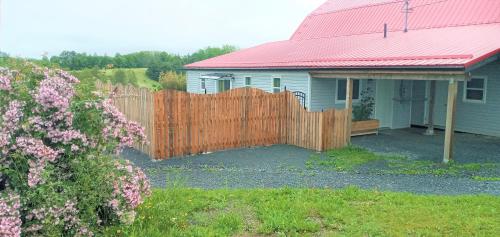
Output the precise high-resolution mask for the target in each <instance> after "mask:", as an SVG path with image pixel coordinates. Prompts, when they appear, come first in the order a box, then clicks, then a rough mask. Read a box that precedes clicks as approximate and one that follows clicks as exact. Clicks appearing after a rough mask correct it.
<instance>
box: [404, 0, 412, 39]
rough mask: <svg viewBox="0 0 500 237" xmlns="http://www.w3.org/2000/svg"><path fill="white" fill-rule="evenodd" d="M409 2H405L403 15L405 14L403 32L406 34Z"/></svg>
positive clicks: (409, 10) (409, 11)
mask: <svg viewBox="0 0 500 237" xmlns="http://www.w3.org/2000/svg"><path fill="white" fill-rule="evenodd" d="M411 10H412V9H411V8H410V0H405V3H404V9H403V13H404V14H405V29H404V32H405V33H406V32H408V17H409V16H408V14H409V13H411Z"/></svg>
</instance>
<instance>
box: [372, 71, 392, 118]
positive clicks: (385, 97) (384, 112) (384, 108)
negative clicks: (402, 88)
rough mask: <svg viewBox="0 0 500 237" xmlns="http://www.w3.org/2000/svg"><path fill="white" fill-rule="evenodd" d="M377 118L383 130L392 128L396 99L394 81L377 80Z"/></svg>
mask: <svg viewBox="0 0 500 237" xmlns="http://www.w3.org/2000/svg"><path fill="white" fill-rule="evenodd" d="M376 83H377V86H376V96H375V118H376V119H378V120H379V121H380V127H381V128H392V107H393V100H392V99H393V97H394V81H393V80H376Z"/></svg>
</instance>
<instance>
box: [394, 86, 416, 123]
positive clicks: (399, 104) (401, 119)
mask: <svg viewBox="0 0 500 237" xmlns="http://www.w3.org/2000/svg"><path fill="white" fill-rule="evenodd" d="M412 88H413V81H408V80H397V81H395V82H394V111H393V121H392V128H394V129H398V128H409V127H410V126H411V102H412Z"/></svg>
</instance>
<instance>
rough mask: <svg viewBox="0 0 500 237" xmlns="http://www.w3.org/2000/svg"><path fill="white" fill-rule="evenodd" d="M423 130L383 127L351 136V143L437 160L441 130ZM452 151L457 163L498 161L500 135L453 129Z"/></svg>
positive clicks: (441, 135)
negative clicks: (429, 132) (370, 133)
mask: <svg viewBox="0 0 500 237" xmlns="http://www.w3.org/2000/svg"><path fill="white" fill-rule="evenodd" d="M424 132H425V128H404V129H383V130H381V131H380V132H379V135H378V136H359V137H354V138H352V144H354V145H356V146H360V147H363V148H366V149H368V150H370V151H373V152H377V153H389V154H397V155H403V156H406V157H409V158H412V159H417V160H429V161H433V162H440V161H441V160H442V156H441V152H442V149H443V145H444V131H442V130H436V134H435V136H423V135H422V134H423V133H424ZM403 137H404V139H401V138H403ZM454 151H455V152H454V156H453V160H454V161H456V162H458V163H499V162H500V160H499V159H498V157H499V154H500V138H498V137H490V136H484V135H475V134H469V133H455V148H454Z"/></svg>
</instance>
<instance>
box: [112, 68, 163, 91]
mask: <svg viewBox="0 0 500 237" xmlns="http://www.w3.org/2000/svg"><path fill="white" fill-rule="evenodd" d="M117 70H125V71H130V72H133V73H134V74H135V77H136V78H137V86H139V87H144V88H149V89H153V90H156V89H158V88H161V84H160V83H158V82H157V81H153V80H151V79H149V77H148V76H147V75H146V70H147V69H146V68H130V69H127V68H125V69H106V70H104V73H105V75H106V76H109V77H112V76H113V75H114V74H115V73H116V71H117Z"/></svg>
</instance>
